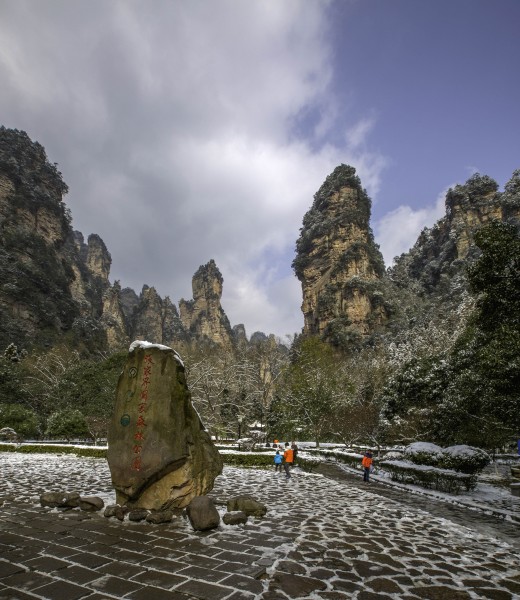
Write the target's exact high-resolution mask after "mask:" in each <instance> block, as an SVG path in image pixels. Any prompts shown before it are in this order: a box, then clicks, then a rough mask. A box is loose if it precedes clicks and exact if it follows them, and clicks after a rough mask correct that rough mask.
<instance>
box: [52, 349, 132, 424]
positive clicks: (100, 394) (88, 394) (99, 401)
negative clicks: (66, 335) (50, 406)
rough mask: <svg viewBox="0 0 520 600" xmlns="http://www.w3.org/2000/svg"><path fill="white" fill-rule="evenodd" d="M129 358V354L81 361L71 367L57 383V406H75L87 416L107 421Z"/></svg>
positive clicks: (121, 353) (120, 353) (124, 353)
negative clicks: (119, 379) (102, 418)
mask: <svg viewBox="0 0 520 600" xmlns="http://www.w3.org/2000/svg"><path fill="white" fill-rule="evenodd" d="M126 358H127V353H126V352H118V353H115V354H112V355H111V356H109V357H108V358H107V359H105V360H99V359H91V360H81V361H80V362H79V363H77V364H75V365H72V366H71V368H70V369H68V370H67V371H66V372H65V373H64V374H63V376H62V377H61V378H60V380H59V381H58V385H57V389H56V403H55V406H58V407H60V408H68V407H75V408H77V409H78V410H80V411H81V413H82V414H83V415H85V416H88V417H104V418H108V417H109V416H110V415H111V414H112V407H113V405H114V399H115V391H116V387H117V381H118V378H119V375H120V373H121V371H122V370H123V366H124V364H125V361H126Z"/></svg>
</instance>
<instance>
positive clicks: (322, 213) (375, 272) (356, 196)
mask: <svg viewBox="0 0 520 600" xmlns="http://www.w3.org/2000/svg"><path fill="white" fill-rule="evenodd" d="M369 220H370V199H369V197H368V196H367V194H366V192H365V190H363V189H362V187H361V182H360V180H359V178H358V177H357V176H356V171H355V169H354V168H353V167H349V166H346V165H340V166H339V167H337V168H336V169H335V170H334V171H333V173H331V174H330V175H329V176H328V177H327V179H326V180H325V183H324V184H323V185H322V186H321V188H320V189H319V191H318V192H317V193H316V195H315V196H314V203H313V205H312V207H311V209H310V210H309V211H308V212H307V214H306V215H305V216H304V219H303V227H302V229H301V232H300V237H299V239H298V241H297V243H296V258H295V260H294V262H293V268H294V270H295V273H296V275H297V277H298V279H299V280H300V281H301V284H302V292H303V304H302V311H303V314H304V333H305V334H309V335H319V336H321V337H323V338H325V339H327V340H329V341H331V342H333V343H336V344H341V343H342V338H345V337H346V338H348V339H353V338H359V337H366V336H368V335H370V334H371V333H373V332H374V331H376V330H377V329H378V328H381V326H383V325H384V324H385V322H386V320H387V310H386V307H385V303H384V301H383V297H382V294H381V286H380V282H381V280H382V278H383V276H384V271H385V269H384V263H383V258H382V256H381V253H380V251H379V248H378V246H377V245H376V244H375V242H374V238H373V234H372V231H371V229H370V224H369ZM348 339H346V340H345V341H348Z"/></svg>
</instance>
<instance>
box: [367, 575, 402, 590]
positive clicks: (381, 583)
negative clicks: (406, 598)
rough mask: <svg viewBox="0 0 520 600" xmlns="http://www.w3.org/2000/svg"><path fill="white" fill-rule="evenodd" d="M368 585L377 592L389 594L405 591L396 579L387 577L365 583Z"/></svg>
mask: <svg viewBox="0 0 520 600" xmlns="http://www.w3.org/2000/svg"><path fill="white" fill-rule="evenodd" d="M365 585H366V586H368V587H369V588H371V589H372V590H374V591H375V592H385V593H387V594H399V593H402V592H403V588H402V587H401V586H399V585H398V584H397V583H396V582H395V581H392V580H391V579H386V578H384V577H378V578H376V579H371V580H370V581H367V582H366V583H365Z"/></svg>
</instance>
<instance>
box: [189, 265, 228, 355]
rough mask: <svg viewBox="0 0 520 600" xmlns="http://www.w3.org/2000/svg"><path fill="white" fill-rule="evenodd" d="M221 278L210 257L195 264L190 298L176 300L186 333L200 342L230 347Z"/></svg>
mask: <svg viewBox="0 0 520 600" xmlns="http://www.w3.org/2000/svg"><path fill="white" fill-rule="evenodd" d="M223 282H224V278H223V277H222V275H221V273H220V271H219V270H218V267H217V265H216V264H215V261H214V260H210V261H209V263H207V264H206V265H202V266H201V267H199V269H198V270H197V272H196V273H195V275H194V276H193V279H192V289H193V300H189V301H186V300H184V299H181V300H180V301H179V311H180V319H181V322H182V324H183V326H184V328H185V330H186V331H187V332H189V334H190V336H193V337H195V338H196V339H197V340H198V341H200V342H209V343H211V344H215V345H217V346H222V347H226V348H230V347H231V346H232V345H233V340H234V338H233V331H232V329H231V325H230V323H229V319H228V318H227V316H226V313H225V312H224V310H223V309H222V306H221V304H220V299H221V298H222V284H223Z"/></svg>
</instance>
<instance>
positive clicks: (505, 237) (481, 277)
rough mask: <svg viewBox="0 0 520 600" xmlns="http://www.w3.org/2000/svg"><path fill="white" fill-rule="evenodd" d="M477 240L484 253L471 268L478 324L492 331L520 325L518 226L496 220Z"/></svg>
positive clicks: (478, 233)
mask: <svg viewBox="0 0 520 600" xmlns="http://www.w3.org/2000/svg"><path fill="white" fill-rule="evenodd" d="M475 242H476V244H477V246H478V247H479V248H480V249H481V250H482V254H481V256H480V258H479V259H478V261H477V262H476V263H475V264H474V265H472V266H471V267H470V268H469V269H468V276H469V283H470V287H471V290H472V291H473V292H474V293H475V294H477V295H478V298H477V308H478V313H477V317H476V324H477V325H478V327H479V328H480V329H481V330H483V331H485V332H487V333H488V334H491V335H492V334H493V332H496V331H497V330H499V328H502V327H504V326H507V327H511V328H519V327H520V302H518V298H520V236H519V234H518V230H517V229H516V228H515V227H513V226H512V225H507V224H506V223H501V222H498V221H493V222H492V223H491V224H490V225H488V226H487V227H485V228H483V229H481V230H480V231H478V232H477V233H476V234H475ZM501 334H502V332H501Z"/></svg>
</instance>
